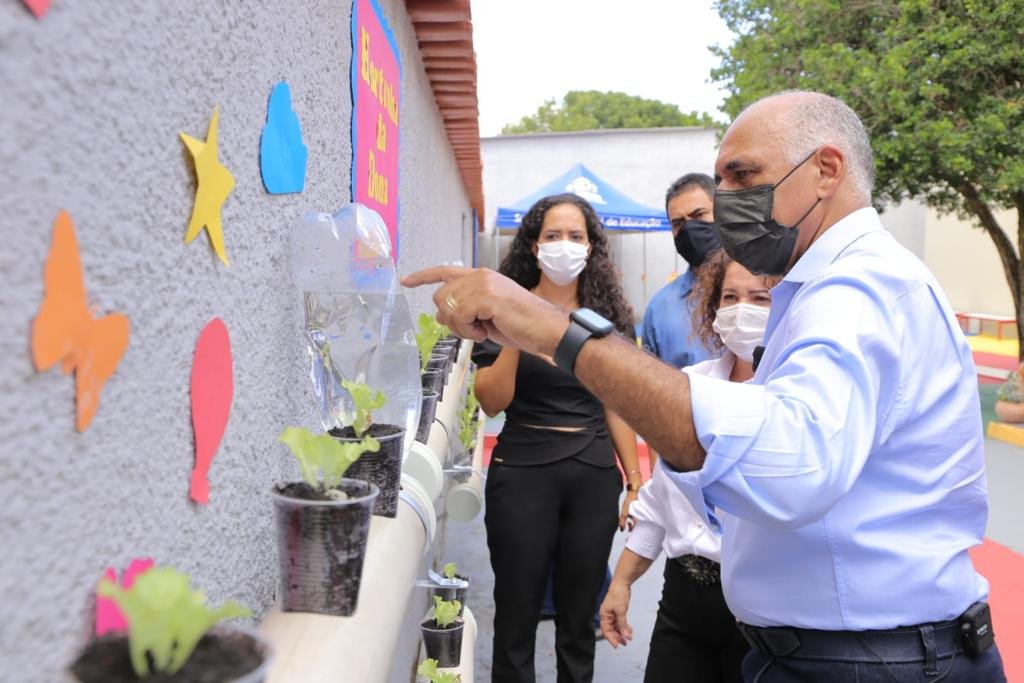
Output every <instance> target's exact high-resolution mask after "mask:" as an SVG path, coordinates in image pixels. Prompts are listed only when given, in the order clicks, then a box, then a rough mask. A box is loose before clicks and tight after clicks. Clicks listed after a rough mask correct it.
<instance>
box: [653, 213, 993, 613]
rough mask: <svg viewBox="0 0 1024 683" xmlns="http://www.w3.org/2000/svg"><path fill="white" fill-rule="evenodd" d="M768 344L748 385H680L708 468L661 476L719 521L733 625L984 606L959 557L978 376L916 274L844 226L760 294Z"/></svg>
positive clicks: (963, 553) (977, 520)
mask: <svg viewBox="0 0 1024 683" xmlns="http://www.w3.org/2000/svg"><path fill="white" fill-rule="evenodd" d="M765 339H766V349H765V352H764V356H763V358H762V360H761V365H760V367H759V368H758V371H757V373H756V375H755V377H754V379H753V380H752V381H751V382H749V383H746V384H738V383H730V382H724V381H721V380H716V379H714V378H710V377H702V376H699V375H693V376H691V377H690V383H691V397H692V398H691V402H692V407H693V419H694V423H695V425H696V428H697V434H698V438H699V439H700V442H701V444H702V445H703V446H704V448H705V449H706V450H707V460H706V461H705V463H704V466H703V468H702V469H701V470H700V471H699V472H692V473H678V472H672V473H671V475H670V476H672V478H673V479H674V480H675V481H676V484H677V485H679V487H680V488H681V489H682V490H683V491H684V493H686V494H687V496H688V497H689V499H690V501H691V502H692V503H695V507H696V508H697V509H698V511H700V512H701V513H702V514H704V515H706V517H705V519H706V520H707V521H708V522H710V523H715V522H716V521H717V520H716V519H715V517H714V513H715V508H718V510H719V512H720V513H721V515H720V517H721V528H722V535H723V539H722V540H723V546H722V584H723V588H724V591H725V597H726V600H727V602H728V603H729V607H730V609H731V610H732V611H733V614H735V615H736V617H737V618H738V619H740V620H741V621H743V622H746V623H748V624H752V625H756V626H779V625H789V626H797V627H804V628H815V629H829V630H866V629H884V628H893V627H896V626H906V625H912V624H918V623H922V622H929V621H941V620H946V619H952V618H954V617H956V616H957V615H959V614H960V613H962V612H963V611H964V610H965V609H966V608H967V607H968V606H970V605H971V604H972V603H974V602H975V601H977V600H981V599H984V598H985V597H986V596H987V593H988V583H987V582H986V581H985V579H983V578H982V577H981V576H980V575H978V573H977V572H975V571H974V567H973V566H972V564H971V560H970V558H969V557H968V554H967V549H968V548H970V547H972V546H975V545H978V544H979V543H980V542H981V540H982V535H983V533H984V531H985V524H986V521H987V517H988V494H987V490H986V484H985V467H984V453H983V440H982V427H981V414H980V407H979V402H978V384H977V377H976V374H975V367H974V362H973V360H972V357H971V352H970V349H969V348H968V346H967V344H966V342H965V340H964V337H963V334H962V333H961V331H960V327H959V326H958V325H957V321H956V318H955V317H954V315H953V311H952V310H951V309H950V306H949V303H948V302H947V301H946V297H945V295H944V294H943V292H942V291H941V290H940V288H939V286H938V283H937V282H936V281H935V279H934V277H933V276H932V275H931V273H930V272H928V270H927V268H925V266H924V264H922V263H921V262H920V261H919V260H918V259H917V258H916V257H915V256H913V255H912V254H911V253H910V252H909V251H907V250H906V249H904V248H903V247H901V246H900V245H899V244H898V243H897V242H896V240H895V239H894V238H893V237H892V236H891V235H890V234H889V233H888V232H886V231H885V230H884V229H883V227H882V225H881V222H880V221H879V219H878V214H877V213H876V212H875V211H874V209H861V210H859V211H856V212H854V213H852V214H850V215H849V216H846V217H845V218H843V219H842V220H841V221H839V222H838V223H836V224H835V225H833V226H832V227H831V228H830V229H828V230H826V231H825V232H824V233H822V235H821V236H820V237H819V238H818V240H817V241H816V242H815V243H814V244H812V245H811V247H810V248H809V249H808V250H807V252H806V253H805V254H804V256H803V257H802V258H800V260H799V261H798V262H797V263H796V265H795V266H794V267H793V269H792V270H791V271H790V273H789V274H788V275H787V276H786V278H785V279H784V280H783V281H782V282H781V283H779V285H778V286H777V287H776V288H775V289H774V290H773V291H772V308H771V315H770V317H769V320H768V328H767V332H766V336H765Z"/></svg>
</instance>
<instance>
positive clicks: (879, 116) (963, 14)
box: [712, 0, 1024, 359]
mask: <svg viewBox="0 0 1024 683" xmlns="http://www.w3.org/2000/svg"><path fill="white" fill-rule="evenodd" d="M717 8H718V11H719V14H720V15H721V16H722V18H723V19H724V20H725V22H726V24H727V25H728V26H729V28H731V29H732V30H733V32H734V33H736V34H737V35H738V37H737V39H736V41H735V43H734V44H733V45H732V46H730V47H727V48H712V50H713V51H714V52H715V53H716V54H718V55H719V56H720V57H722V64H721V67H720V68H718V69H716V70H714V71H713V72H712V78H713V79H714V80H716V81H718V82H720V83H723V84H724V85H725V86H726V88H727V90H728V92H729V93H730V94H729V96H728V97H727V99H726V101H725V104H724V105H723V111H725V112H726V113H727V114H729V115H730V116H731V117H735V116H736V115H737V114H738V113H739V112H740V111H741V110H742V108H743V107H745V106H746V105H748V104H750V103H751V102H754V101H755V100H757V99H759V98H760V97H763V96H765V95H769V94H771V93H773V92H777V91H779V90H783V89H786V88H803V89H809V90H818V91H822V92H826V93H829V94H832V95H835V96H837V97H840V98H842V99H843V100H844V101H845V102H846V103H847V104H849V105H850V106H851V107H853V109H854V110H855V111H856V112H857V113H858V114H860V116H861V118H862V119H863V120H864V124H865V126H866V127H867V130H868V133H869V134H870V136H871V142H872V146H873V148H874V152H875V165H876V168H877V172H878V182H877V184H876V188H875V189H876V192H875V195H876V197H877V198H878V200H879V201H880V202H883V203H886V202H896V201H900V200H903V199H906V198H908V197H916V198H918V199H920V200H922V201H924V202H925V203H926V204H928V205H929V206H932V207H934V208H935V209H937V210H938V211H940V212H942V213H955V214H957V215H958V216H960V217H961V218H964V219H969V220H973V221H974V222H975V223H976V224H977V225H979V226H980V227H981V228H982V229H983V230H984V231H985V232H986V233H987V234H988V235H989V237H990V238H991V239H992V241H993V243H994V244H995V246H996V250H997V251H998V253H999V258H1000V260H1001V262H1002V265H1003V269H1004V271H1005V276H1006V281H1007V284H1008V285H1009V287H1010V291H1011V293H1012V295H1013V303H1014V308H1015V310H1016V316H1017V329H1018V340H1019V341H1020V342H1021V344H1020V348H1021V357H1022V359H1024V334H1022V329H1021V328H1022V326H1021V322H1022V318H1024V316H1022V313H1024V310H1022V305H1024V273H1022V266H1021V254H1024V89H1022V85H1024V48H1022V46H1021V36H1024V1H1022V0H998V1H997V0H987V1H986V0H719V2H718V4H717ZM999 209H1006V210H1014V209H1015V210H1016V216H1017V225H1016V226H1006V227H1015V228H1016V229H1015V230H1011V231H1010V234H1014V233H1016V237H1017V240H1016V244H1014V241H1013V240H1012V239H1011V238H1010V237H1008V236H1007V232H1004V230H1003V227H1004V226H1001V225H1000V224H999V221H998V220H997V218H996V214H995V212H996V211H997V210H999ZM951 238H954V239H955V237H952V236H951Z"/></svg>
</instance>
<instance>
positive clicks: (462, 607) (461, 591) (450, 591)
mask: <svg viewBox="0 0 1024 683" xmlns="http://www.w3.org/2000/svg"><path fill="white" fill-rule="evenodd" d="M455 579H456V580H457V581H459V582H461V581H465V582H466V584H467V585H466V586H465V587H461V586H445V585H442V584H443V583H444V582H445V580H446V579H444V578H443V577H442V578H441V584H439V585H436V586H433V587H431V589H430V601H431V602H433V601H434V596H435V595H436V596H438V597H439V598H441V599H442V600H444V601H446V602H451V601H452V600H458V601H459V616H460V617H461V616H462V613H463V612H465V611H466V593H467V592H468V591H469V586H468V584H469V577H468V576H463V575H462V574H456V575H455ZM435 581H436V579H435Z"/></svg>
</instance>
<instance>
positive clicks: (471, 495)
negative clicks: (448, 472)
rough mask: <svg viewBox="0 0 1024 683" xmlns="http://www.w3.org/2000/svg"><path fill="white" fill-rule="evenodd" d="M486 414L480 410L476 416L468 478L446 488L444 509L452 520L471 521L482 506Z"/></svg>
mask: <svg viewBox="0 0 1024 683" xmlns="http://www.w3.org/2000/svg"><path fill="white" fill-rule="evenodd" d="M486 419H487V418H486V416H485V415H484V414H483V412H482V411H481V412H480V413H479V414H478V416H477V420H478V428H477V433H476V448H474V449H473V460H472V463H471V467H472V468H473V471H472V473H471V474H470V475H469V479H468V480H466V481H464V482H460V483H458V484H455V485H454V486H452V487H451V488H450V489H449V490H448V497H447V498H446V503H447V505H446V509H447V510H448V519H450V520H451V521H453V522H460V523H466V522H472V521H473V520H474V519H476V516H477V515H479V514H480V510H482V509H483V507H484V478H483V476H481V474H480V473H481V471H482V470H483V466H484V423H485V421H486Z"/></svg>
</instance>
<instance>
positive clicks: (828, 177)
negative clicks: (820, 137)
mask: <svg viewBox="0 0 1024 683" xmlns="http://www.w3.org/2000/svg"><path fill="white" fill-rule="evenodd" d="M817 157H818V158H817V165H818V188H817V189H818V198H819V199H831V198H832V196H833V195H834V194H835V193H836V191H837V190H838V189H839V185H840V184H841V183H842V182H843V180H845V179H846V175H847V173H846V171H847V168H846V163H847V162H846V156H845V155H844V154H843V152H842V151H841V150H839V149H838V148H836V147H833V146H832V145H825V146H823V147H822V148H821V149H819V150H818V154H817Z"/></svg>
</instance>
